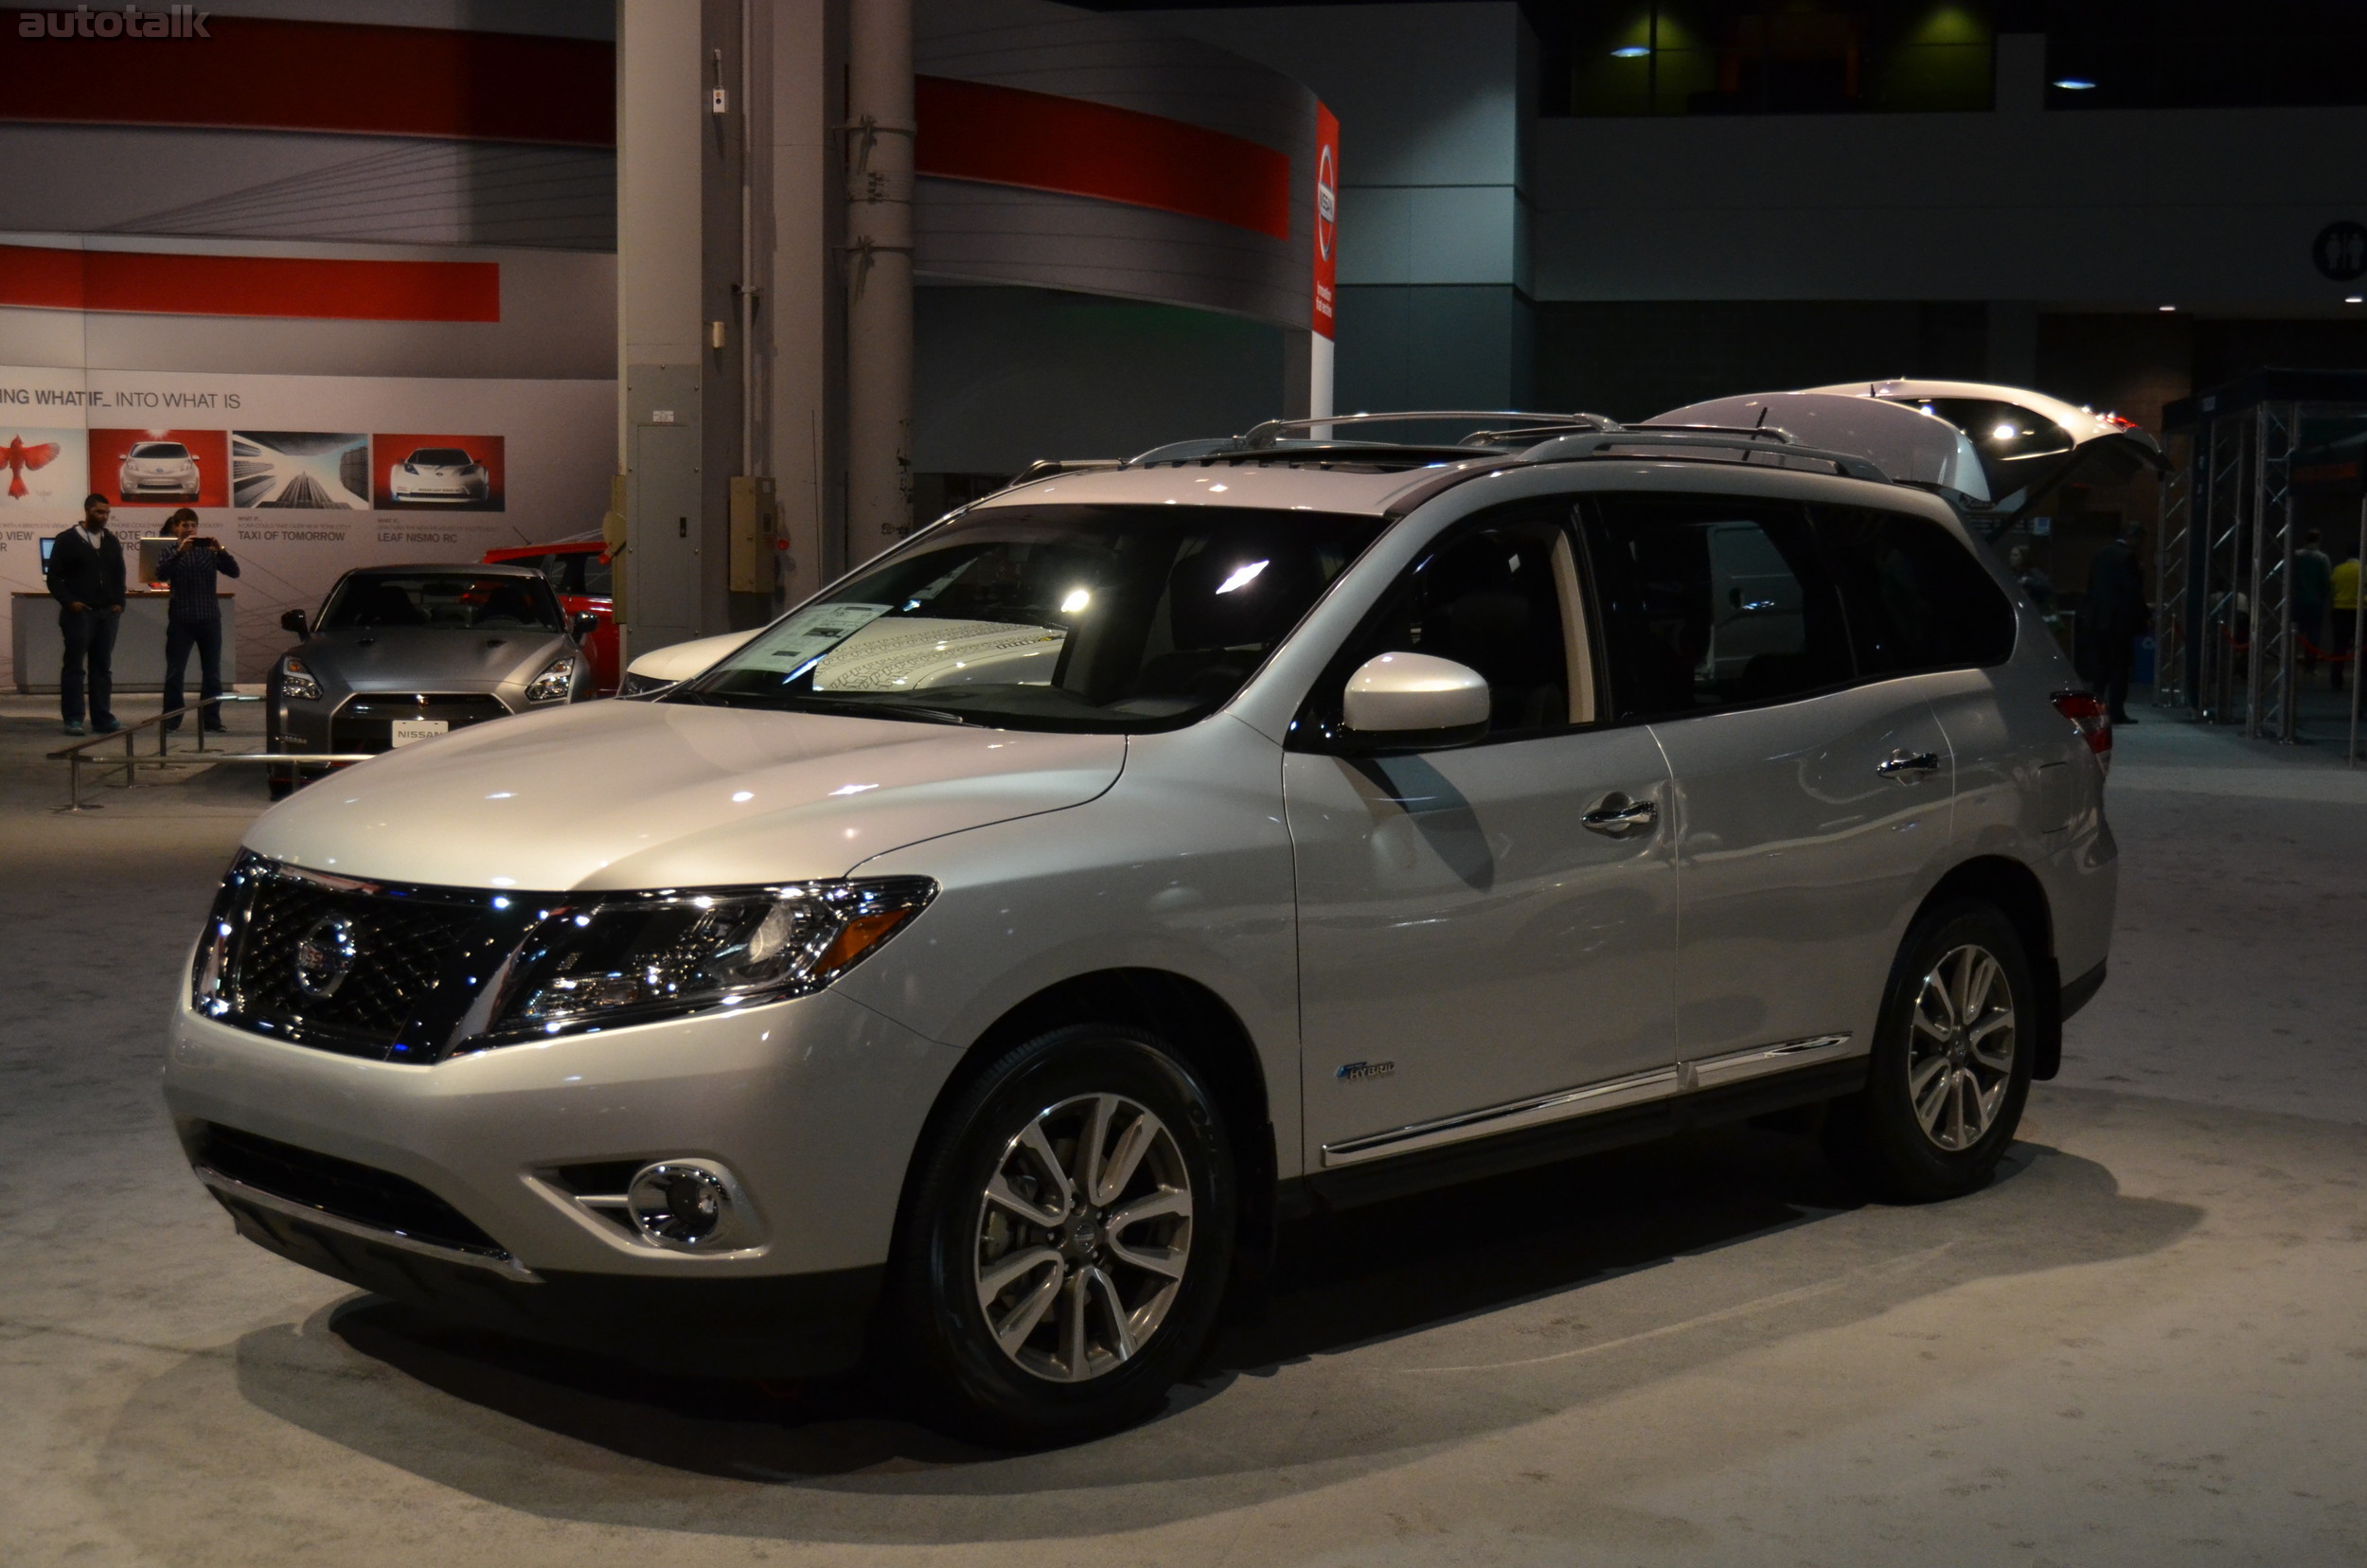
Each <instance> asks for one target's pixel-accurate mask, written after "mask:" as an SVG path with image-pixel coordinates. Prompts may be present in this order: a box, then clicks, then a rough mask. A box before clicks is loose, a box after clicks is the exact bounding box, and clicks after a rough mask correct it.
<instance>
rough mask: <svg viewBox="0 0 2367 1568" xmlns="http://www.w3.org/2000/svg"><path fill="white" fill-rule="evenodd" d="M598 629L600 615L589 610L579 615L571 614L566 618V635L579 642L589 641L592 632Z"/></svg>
mask: <svg viewBox="0 0 2367 1568" xmlns="http://www.w3.org/2000/svg"><path fill="white" fill-rule="evenodd" d="M599 629H600V617H599V616H597V615H593V614H591V613H590V612H589V611H587V612H585V613H584V614H583V615H571V616H569V617H568V619H567V635H569V636H571V637H573V638H575V639H576V641H578V642H579V643H586V642H590V641H591V640H592V633H595V632H597V631H598V630H599Z"/></svg>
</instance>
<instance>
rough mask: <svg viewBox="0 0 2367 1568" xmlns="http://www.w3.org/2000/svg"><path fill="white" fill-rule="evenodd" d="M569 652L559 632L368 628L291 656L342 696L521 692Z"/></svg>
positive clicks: (318, 639)
mask: <svg viewBox="0 0 2367 1568" xmlns="http://www.w3.org/2000/svg"><path fill="white" fill-rule="evenodd" d="M574 650H575V644H574V643H572V642H570V641H569V640H568V639H567V637H566V636H565V634H564V633H558V632H545V631H543V630H541V629H540V628H536V627H526V628H522V629H515V630H513V629H509V628H503V629H500V630H489V631H482V632H467V631H460V630H456V629H452V628H442V627H437V628H426V627H417V626H372V627H356V628H351V629H347V628H340V629H338V630H336V631H334V632H324V633H315V634H314V635H313V636H312V637H311V639H310V640H308V641H307V642H306V643H305V644H304V646H303V647H301V648H298V649H296V650H294V652H295V656H296V657H297V658H299V659H301V660H303V661H304V668H306V669H308V670H310V671H311V673H312V675H313V677H314V678H315V679H317V680H319V681H320V682H322V683H323V684H324V685H325V686H330V687H335V688H338V689H342V690H346V691H490V690H492V689H493V688H494V687H496V686H524V685H525V683H526V682H528V681H531V680H533V679H534V678H535V676H537V675H539V674H541V673H542V672H543V670H544V669H545V668H548V667H549V665H550V662H551V661H552V660H553V659H556V658H558V657H559V656H560V655H561V654H563V653H569V652H573V651H574Z"/></svg>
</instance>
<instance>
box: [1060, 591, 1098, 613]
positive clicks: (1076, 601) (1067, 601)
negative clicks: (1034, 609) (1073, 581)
mask: <svg viewBox="0 0 2367 1568" xmlns="http://www.w3.org/2000/svg"><path fill="white" fill-rule="evenodd" d="M1093 601H1094V597H1093V595H1092V594H1091V593H1089V592H1087V591H1086V590H1085V589H1082V588H1072V589H1070V590H1069V591H1068V597H1066V598H1064V599H1062V600H1061V601H1060V614H1062V615H1077V614H1078V613H1079V612H1081V611H1082V610H1083V609H1084V608H1085V606H1087V605H1089V604H1091V603H1092V602H1093Z"/></svg>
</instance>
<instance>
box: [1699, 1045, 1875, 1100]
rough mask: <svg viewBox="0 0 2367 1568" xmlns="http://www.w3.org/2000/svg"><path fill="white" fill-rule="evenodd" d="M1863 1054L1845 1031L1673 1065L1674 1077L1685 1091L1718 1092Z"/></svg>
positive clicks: (1758, 1046) (1757, 1046)
mask: <svg viewBox="0 0 2367 1568" xmlns="http://www.w3.org/2000/svg"><path fill="white" fill-rule="evenodd" d="M1863 1055H1865V1050H1864V1048H1863V1047H1862V1046H1853V1045H1852V1044H1851V1042H1850V1036H1849V1035H1848V1034H1847V1033H1846V1032H1844V1033H1842V1034H1827V1035H1810V1036H1809V1037H1808V1038H1807V1039H1806V1040H1787V1041H1784V1042H1781V1043H1779V1044H1774V1045H1753V1046H1752V1047H1751V1048H1750V1049H1748V1050H1743V1051H1729V1052H1727V1053H1726V1054H1725V1055H1724V1056H1714V1057H1704V1058H1702V1059H1701V1060H1699V1061H1681V1062H1679V1063H1677V1076H1678V1077H1679V1078H1682V1079H1683V1080H1684V1086H1685V1088H1686V1089H1687V1090H1694V1089H1718V1088H1723V1087H1724V1086H1725V1085H1727V1084H1729V1083H1741V1082H1744V1081H1745V1080H1747V1079H1750V1078H1765V1077H1766V1076H1767V1075H1768V1074H1770V1073H1785V1072H1789V1071H1790V1070H1791V1069H1792V1068H1794V1067H1813V1066H1816V1065H1817V1064H1818V1063H1820V1062H1825V1061H1840V1060H1843V1059H1845V1058H1848V1057H1853V1056H1863Z"/></svg>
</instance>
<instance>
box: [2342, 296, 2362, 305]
mask: <svg viewBox="0 0 2367 1568" xmlns="http://www.w3.org/2000/svg"><path fill="white" fill-rule="evenodd" d="M2342 303H2343V304H2345V305H2367V294H2344V295H2343V296H2342Z"/></svg>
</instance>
